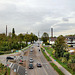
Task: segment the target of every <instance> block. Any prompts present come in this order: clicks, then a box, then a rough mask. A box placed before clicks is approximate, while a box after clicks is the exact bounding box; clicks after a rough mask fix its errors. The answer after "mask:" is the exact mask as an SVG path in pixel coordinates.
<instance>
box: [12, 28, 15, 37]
mask: <svg viewBox="0 0 75 75" xmlns="http://www.w3.org/2000/svg"><path fill="white" fill-rule="evenodd" d="M13 37H15V29H14V28H13V29H12V38H13Z"/></svg>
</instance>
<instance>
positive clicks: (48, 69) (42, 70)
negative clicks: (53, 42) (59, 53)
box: [27, 44, 58, 75]
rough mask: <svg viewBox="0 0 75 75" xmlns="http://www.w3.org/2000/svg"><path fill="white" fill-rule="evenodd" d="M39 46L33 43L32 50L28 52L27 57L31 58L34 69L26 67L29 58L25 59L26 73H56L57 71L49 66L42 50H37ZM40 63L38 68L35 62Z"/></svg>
mask: <svg viewBox="0 0 75 75" xmlns="http://www.w3.org/2000/svg"><path fill="white" fill-rule="evenodd" d="M39 49H40V47H38V46H37V45H36V44H35V45H34V48H33V50H34V51H33V52H29V55H28V59H30V58H33V60H34V62H33V65H34V69H28V65H29V60H28V61H27V75H58V74H57V72H56V71H55V70H54V69H53V68H52V67H51V66H50V64H49V62H48V61H47V60H46V59H45V57H44V56H43V54H42V52H41V51H40V52H39ZM38 62H39V63H41V64H42V67H41V68H38V67H37V66H36V64H37V63H38Z"/></svg>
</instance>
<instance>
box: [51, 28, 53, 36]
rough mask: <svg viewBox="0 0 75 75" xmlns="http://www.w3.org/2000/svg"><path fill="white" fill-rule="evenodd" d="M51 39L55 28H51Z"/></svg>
mask: <svg viewBox="0 0 75 75" xmlns="http://www.w3.org/2000/svg"><path fill="white" fill-rule="evenodd" d="M51 37H53V28H51Z"/></svg>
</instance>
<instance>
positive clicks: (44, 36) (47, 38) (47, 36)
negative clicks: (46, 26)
mask: <svg viewBox="0 0 75 75" xmlns="http://www.w3.org/2000/svg"><path fill="white" fill-rule="evenodd" d="M41 39H42V41H43V42H44V43H45V42H47V40H49V35H48V33H46V32H44V33H43V35H42V37H41Z"/></svg>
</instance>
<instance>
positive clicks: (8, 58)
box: [6, 57, 14, 60]
mask: <svg viewBox="0 0 75 75" xmlns="http://www.w3.org/2000/svg"><path fill="white" fill-rule="evenodd" d="M6 59H7V60H14V58H12V57H6Z"/></svg>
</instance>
